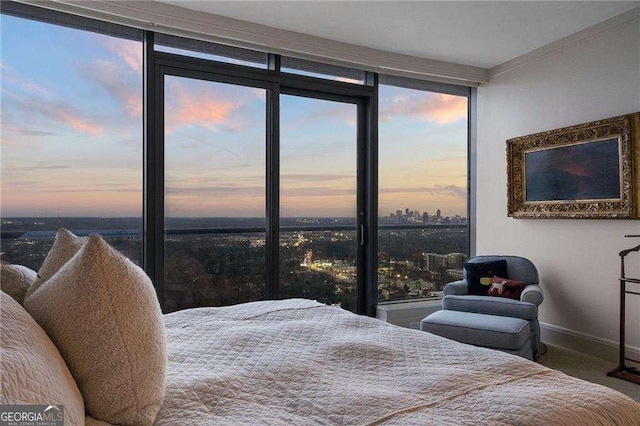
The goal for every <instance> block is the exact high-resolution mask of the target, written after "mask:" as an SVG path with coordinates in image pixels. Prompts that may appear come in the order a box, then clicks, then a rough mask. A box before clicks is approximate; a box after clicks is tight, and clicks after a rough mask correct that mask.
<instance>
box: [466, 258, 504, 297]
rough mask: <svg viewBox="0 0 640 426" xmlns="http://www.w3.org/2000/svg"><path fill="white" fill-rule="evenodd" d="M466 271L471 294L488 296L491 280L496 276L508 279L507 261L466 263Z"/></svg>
mask: <svg viewBox="0 0 640 426" xmlns="http://www.w3.org/2000/svg"><path fill="white" fill-rule="evenodd" d="M464 271H465V274H466V275H465V276H466V279H467V285H468V287H469V294H481V295H485V294H487V291H488V290H489V287H490V286H491V279H492V278H493V276H494V275H497V276H499V277H508V275H507V261H506V260H493V261H490V262H478V263H465V264H464Z"/></svg>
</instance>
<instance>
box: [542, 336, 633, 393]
mask: <svg viewBox="0 0 640 426" xmlns="http://www.w3.org/2000/svg"><path fill="white" fill-rule="evenodd" d="M538 362H539V363H540V364H542V365H544V366H545V367H549V368H553V369H555V370H560V371H562V372H563V373H564V374H566V375H568V376H573V377H577V378H579V379H582V380H586V381H588V382H592V383H597V384H599V385H603V386H607V387H609V388H612V389H615V390H617V391H618V392H622V393H623V394H625V395H627V396H628V397H630V398H631V399H634V400H635V401H638V402H640V385H636V384H635V383H631V382H628V381H626V380H622V379H617V378H615V377H609V376H607V371H609V370H612V369H613V368H614V367H615V366H616V364H615V363H612V362H609V361H606V360H604V359H601V358H596V357H593V356H590V355H585V354H583V353H581V352H576V351H572V350H570V349H566V348H563V347H561V346H555V345H549V344H547V353H546V354H544V355H542V356H541V357H540V359H538Z"/></svg>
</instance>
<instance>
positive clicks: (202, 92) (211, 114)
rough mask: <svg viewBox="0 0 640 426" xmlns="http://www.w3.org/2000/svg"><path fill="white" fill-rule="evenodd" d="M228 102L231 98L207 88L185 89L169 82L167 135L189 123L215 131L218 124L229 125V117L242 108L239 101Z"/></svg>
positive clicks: (205, 86)
mask: <svg viewBox="0 0 640 426" xmlns="http://www.w3.org/2000/svg"><path fill="white" fill-rule="evenodd" d="M199 83H200V82H199ZM189 86H192V85H189ZM195 89H197V90H195ZM231 99H232V97H231V96H223V95H222V94H221V93H218V92H217V91H216V90H215V89H214V88H213V87H212V86H210V85H205V84H198V85H197V87H195V86H194V87H186V85H184V84H181V83H179V82H178V81H176V80H172V81H169V84H168V89H167V95H166V104H165V105H166V108H167V113H166V115H165V117H166V122H165V125H166V130H167V132H169V133H170V132H172V131H174V130H175V129H176V128H177V127H181V126H188V125H192V124H200V125H204V126H206V127H209V128H214V129H215V126H216V125H219V124H225V125H230V124H231V123H228V120H229V117H230V115H231V114H232V113H233V112H235V111H237V110H238V109H239V108H240V106H241V101H240V102H237V101H236V102H233V101H231Z"/></svg>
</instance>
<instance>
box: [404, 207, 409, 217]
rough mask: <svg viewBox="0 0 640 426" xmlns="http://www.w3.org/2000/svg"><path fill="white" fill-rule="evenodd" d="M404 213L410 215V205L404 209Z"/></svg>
mask: <svg viewBox="0 0 640 426" xmlns="http://www.w3.org/2000/svg"><path fill="white" fill-rule="evenodd" d="M404 214H406V215H407V216H409V207H407V208H406V209H404Z"/></svg>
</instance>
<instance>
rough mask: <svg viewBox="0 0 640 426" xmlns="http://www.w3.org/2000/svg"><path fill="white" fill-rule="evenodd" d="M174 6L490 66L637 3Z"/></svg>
mask: <svg viewBox="0 0 640 426" xmlns="http://www.w3.org/2000/svg"><path fill="white" fill-rule="evenodd" d="M163 3H170V4H173V5H176V6H180V7H184V8H188V9H192V10H197V11H203V12H208V13H211V14H215V15H220V16H225V17H229V18H234V19H240V20H243V21H249V22H253V23H256V24H262V25H267V26H270V27H273V28H279V29H284V30H289V31H296V32H300V33H304V34H308V35H313V36H317V37H322V38H326V39H330V40H335V41H340V42H346V43H351V44H355V45H359V46H365V47H369V48H373V49H379V50H383V51H386V52H392V53H399V54H405V55H410V56H415V57H419V58H428V59H435V60H440V61H447V62H453V63H457V64H463V65H470V66H476V67H481V68H491V67H494V66H496V65H499V64H502V63H504V62H506V61H508V60H510V59H513V58H516V57H518V56H521V55H523V54H525V53H528V52H530V51H532V50H534V49H536V48H539V47H542V46H544V45H547V44H549V43H552V42H554V41H556V40H559V39H561V38H563V37H566V36H568V35H571V34H573V33H576V32H578V31H580V30H583V29H585V28H588V27H590V26H592V25H595V24H597V23H600V22H602V21H604V20H606V19H609V18H612V17H614V16H617V15H619V14H621V13H624V12H626V11H628V10H630V9H633V8H635V7H638V6H640V1H484V2H483V1H190V0H167V1H163Z"/></svg>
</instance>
